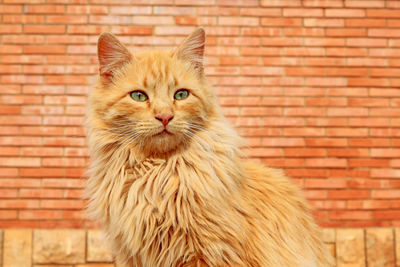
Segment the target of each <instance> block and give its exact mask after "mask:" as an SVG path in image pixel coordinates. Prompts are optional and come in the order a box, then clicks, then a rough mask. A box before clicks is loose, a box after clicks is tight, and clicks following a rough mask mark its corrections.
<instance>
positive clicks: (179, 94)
mask: <svg viewBox="0 0 400 267" xmlns="http://www.w3.org/2000/svg"><path fill="white" fill-rule="evenodd" d="M188 96H189V91H188V90H186V89H179V90H178V91H176V93H175V95H174V98H175V99H176V100H183V99H185V98H187V97H188Z"/></svg>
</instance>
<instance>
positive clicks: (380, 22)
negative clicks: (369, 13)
mask: <svg viewBox="0 0 400 267" xmlns="http://www.w3.org/2000/svg"><path fill="white" fill-rule="evenodd" d="M346 26H347V27H368V28H370V27H371V28H372V27H374V28H380V27H386V21H385V20H384V19H365V18H363V19H346Z"/></svg>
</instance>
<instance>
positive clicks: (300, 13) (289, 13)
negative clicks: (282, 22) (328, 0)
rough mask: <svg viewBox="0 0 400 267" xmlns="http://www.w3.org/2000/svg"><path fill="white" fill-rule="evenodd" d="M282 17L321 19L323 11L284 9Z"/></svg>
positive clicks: (315, 9) (316, 9) (318, 9)
mask: <svg viewBox="0 0 400 267" xmlns="http://www.w3.org/2000/svg"><path fill="white" fill-rule="evenodd" d="M283 16H284V17H322V16H323V10H322V9H320V8H284V9H283Z"/></svg>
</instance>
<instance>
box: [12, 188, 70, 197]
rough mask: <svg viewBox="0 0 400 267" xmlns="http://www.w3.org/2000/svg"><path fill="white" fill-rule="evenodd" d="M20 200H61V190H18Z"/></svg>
mask: <svg viewBox="0 0 400 267" xmlns="http://www.w3.org/2000/svg"><path fill="white" fill-rule="evenodd" d="M19 196H20V197H21V198H62V197H63V196H64V194H63V190H61V189H20V191H19Z"/></svg>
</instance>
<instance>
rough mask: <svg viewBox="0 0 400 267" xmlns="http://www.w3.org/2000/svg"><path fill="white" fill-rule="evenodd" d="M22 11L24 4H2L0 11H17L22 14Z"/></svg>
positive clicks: (2, 12)
mask: <svg viewBox="0 0 400 267" xmlns="http://www.w3.org/2000/svg"><path fill="white" fill-rule="evenodd" d="M21 11H22V5H0V13H1V14H4V13H6V14H7V13H10V14H11V13H16V14H20V13H21Z"/></svg>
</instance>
